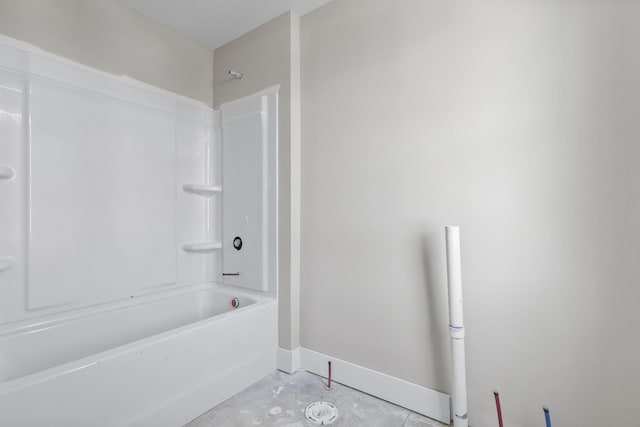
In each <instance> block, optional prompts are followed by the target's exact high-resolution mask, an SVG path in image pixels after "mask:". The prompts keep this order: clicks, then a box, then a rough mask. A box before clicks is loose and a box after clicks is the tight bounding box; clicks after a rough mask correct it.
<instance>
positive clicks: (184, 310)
mask: <svg viewBox="0 0 640 427" xmlns="http://www.w3.org/2000/svg"><path fill="white" fill-rule="evenodd" d="M234 297H237V298H238V299H239V300H240V307H239V308H237V309H234V308H232V307H231V300H232V299H233V298H234ZM276 322H277V303H276V299H275V298H274V297H273V296H271V295H269V294H264V293H259V292H253V291H248V290H238V289H237V288H233V287H228V286H224V285H218V284H204V285H198V286H196V287H191V288H189V289H186V290H180V291H170V292H164V293H162V294H156V295H152V296H146V297H140V298H132V299H131V300H129V301H124V302H119V303H113V304H109V305H104V306H101V307H99V308H98V307H96V308H89V309H84V310H82V311H77V312H74V313H73V314H68V315H57V316H56V317H55V318H48V319H47V318H44V319H40V320H39V321H37V322H33V321H31V322H30V323H21V324H12V325H6V326H4V327H2V328H1V329H0V426H12V427H13V426H15V427H22V426H45V425H46V426H52V427H57V426H60V427H72V426H130V425H131V426H154V427H156V426H158V427H161V426H182V425H184V424H185V423H186V422H188V421H189V420H191V419H193V418H194V417H196V416H198V415H200V414H201V413H203V412H205V411H206V410H208V409H209V408H211V407H213V406H215V405H217V404H218V403H220V402H222V401H223V400H225V399H227V398H228V397H230V396H232V395H233V394H235V393H237V392H239V391H240V390H242V389H244V388H245V387H247V386H249V385H250V384H252V383H253V382H255V381H257V380H258V379H260V378H262V377H264V376H266V375H268V374H269V373H270V372H272V371H274V370H275V366H276V364H275V355H276V345H277V332H276V328H277V323H276Z"/></svg>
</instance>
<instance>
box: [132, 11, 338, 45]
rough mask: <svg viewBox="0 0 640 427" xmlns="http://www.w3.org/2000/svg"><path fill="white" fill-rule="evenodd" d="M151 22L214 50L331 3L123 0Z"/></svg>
mask: <svg viewBox="0 0 640 427" xmlns="http://www.w3.org/2000/svg"><path fill="white" fill-rule="evenodd" d="M120 1H121V2H122V3H124V4H125V5H127V6H129V7H132V8H133V9H136V10H137V11H139V12H141V13H142V14H144V15H147V16H148V17H149V18H151V19H153V20H155V21H158V22H160V23H162V24H164V25H166V26H167V27H169V28H172V29H173V30H175V31H177V32H178V33H181V34H183V35H185V36H187V37H189V38H191V39H193V40H197V41H198V42H200V43H202V44H203V45H205V46H208V47H210V48H212V49H215V48H217V47H219V46H222V45H223V44H225V43H227V42H229V41H231V40H233V39H235V38H237V37H238V36H241V35H242V34H244V33H247V32H249V31H251V30H253V29H254V28H257V27H259V26H260V25H262V24H264V23H265V22H267V21H269V20H271V19H273V18H275V17H276V16H279V15H282V14H283V13H285V12H287V11H288V10H294V11H296V12H298V13H299V14H301V15H303V14H305V13H307V12H310V11H311V10H313V9H315V8H317V7H319V6H321V5H323V4H325V3H328V2H329V1H330V0H120Z"/></svg>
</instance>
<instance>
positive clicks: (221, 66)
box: [214, 13, 300, 349]
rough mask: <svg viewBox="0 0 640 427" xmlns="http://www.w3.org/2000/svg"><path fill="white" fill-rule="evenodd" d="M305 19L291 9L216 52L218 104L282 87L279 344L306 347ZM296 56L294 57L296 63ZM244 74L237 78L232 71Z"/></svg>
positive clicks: (279, 177) (215, 88) (279, 192)
mask: <svg viewBox="0 0 640 427" xmlns="http://www.w3.org/2000/svg"><path fill="white" fill-rule="evenodd" d="M299 19H300V18H299V17H298V16H297V15H295V14H294V13H286V14H284V15H281V16H279V17H278V18H275V19H273V20H271V21H269V22H267V23H266V24H264V25H262V26H260V27H258V28H256V29H255V30H253V31H251V32H249V33H247V34H245V35H243V36H241V37H239V38H237V39H235V40H233V41H231V42H229V43H227V44H226V45H224V46H221V47H219V48H218V49H216V50H215V52H214V58H215V61H214V64H215V65H214V95H215V99H214V103H215V105H216V106H219V105H220V104H222V103H225V102H228V101H232V100H234V99H238V98H241V97H244V96H248V95H251V94H254V93H256V92H259V91H261V90H263V89H265V88H267V87H270V86H274V85H280V91H279V93H278V103H279V104H278V109H279V111H278V119H279V124H278V133H279V135H278V306H279V308H278V310H279V331H278V332H279V338H278V341H279V345H280V347H282V348H286V349H293V348H296V347H298V346H299V345H300V338H299V337H300V333H299V317H300V315H299V309H300V304H299V300H300V297H299V265H300V263H299V241H300V240H299V233H300V232H299V212H298V209H299V206H300V202H299V174H300V170H299V166H300V161H299V156H300V154H299V146H300V130H299V118H298V117H299V90H300V89H299V88H300V84H299V68H298V67H299V65H298V64H297V63H299V61H298V59H297V58H298V55H299V53H298V49H299V47H298V46H299V30H298V25H299ZM292 58H293V61H292ZM231 69H232V70H235V71H238V72H241V73H243V78H242V80H237V79H233V78H231V77H230V76H229V75H228V71H229V70H231Z"/></svg>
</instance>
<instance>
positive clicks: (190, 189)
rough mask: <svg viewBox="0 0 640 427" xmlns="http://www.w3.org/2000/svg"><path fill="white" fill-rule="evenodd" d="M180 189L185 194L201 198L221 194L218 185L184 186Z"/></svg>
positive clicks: (220, 188)
mask: <svg viewBox="0 0 640 427" xmlns="http://www.w3.org/2000/svg"><path fill="white" fill-rule="evenodd" d="M182 189H183V190H184V191H186V192H187V193H193V194H197V195H198V196H202V197H211V196H213V195H214V194H219V193H222V187H220V186H219V185H203V184H185V185H183V186H182Z"/></svg>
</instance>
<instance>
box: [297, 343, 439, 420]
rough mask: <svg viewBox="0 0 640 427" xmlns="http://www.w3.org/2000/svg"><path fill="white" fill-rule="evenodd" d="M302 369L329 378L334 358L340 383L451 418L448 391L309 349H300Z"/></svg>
mask: <svg viewBox="0 0 640 427" xmlns="http://www.w3.org/2000/svg"><path fill="white" fill-rule="evenodd" d="M300 357H301V363H302V365H301V366H302V369H304V370H305V371H309V372H312V373H314V374H317V375H320V376H322V377H326V375H327V362H328V361H331V371H332V379H333V380H335V381H336V382H339V383H340V384H344V385H346V386H348V387H352V388H355V389H358V390H360V391H363V392H365V393H367V394H371V395H373V396H376V397H379V398H380V399H384V400H387V401H389V402H391V403H395V404H396V405H399V406H402V407H404V408H407V409H410V410H412V411H414V412H418V413H420V414H422V415H425V416H427V417H429V418H433V419H435V420H438V421H442V422H444V423H447V424H448V423H449V422H450V421H451V409H450V405H451V399H450V397H449V395H448V394H445V393H442V392H439V391H436V390H432V389H430V388H427V387H424V386H421V385H418V384H414V383H410V382H409V381H405V380H402V379H400V378H396V377H392V376H390V375H387V374H383V373H382V372H377V371H374V370H372V369H369V368H365V367H364V366H359V365H356V364H353V363H350V362H346V361H344V360H340V359H337V358H335V357H332V356H328V355H326V354H322V353H318V352H315V351H312V350H308V349H306V348H302V349H300Z"/></svg>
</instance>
